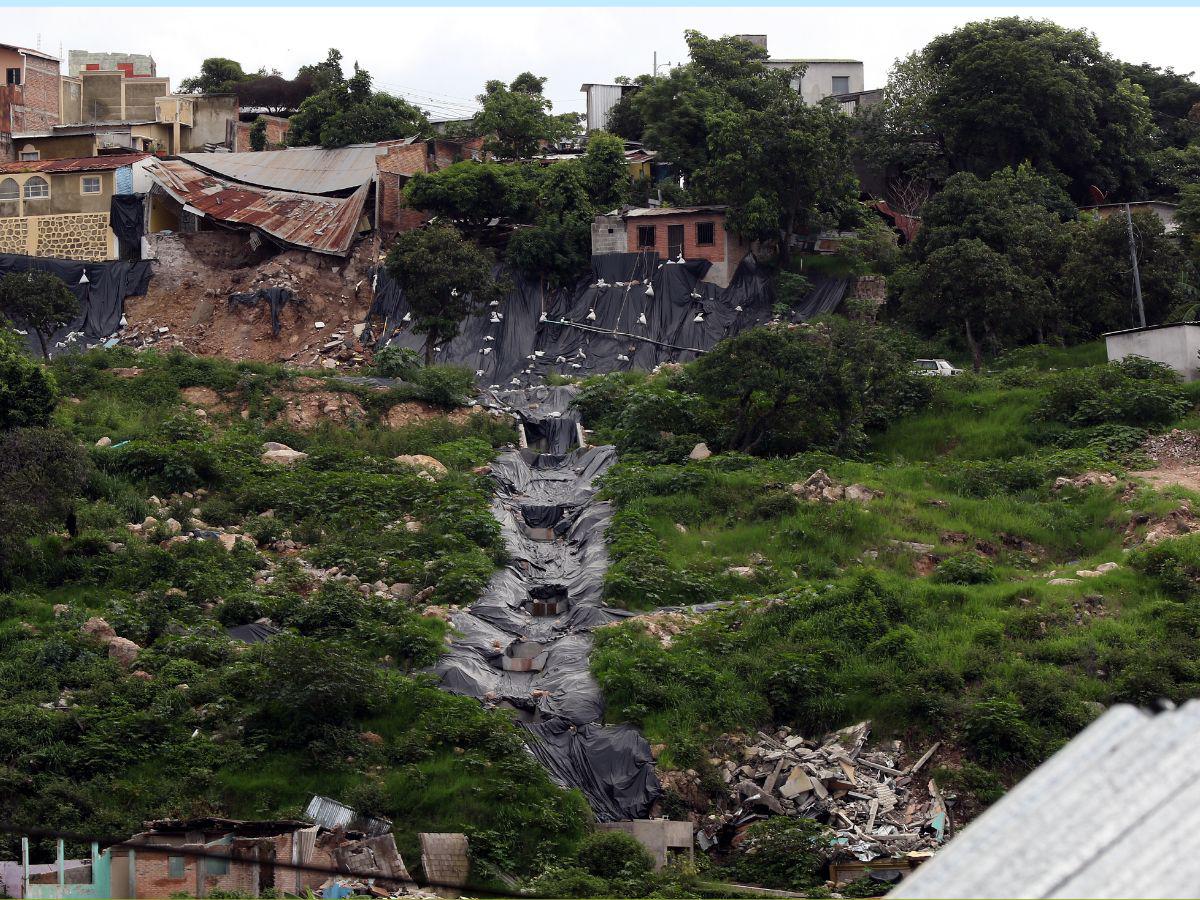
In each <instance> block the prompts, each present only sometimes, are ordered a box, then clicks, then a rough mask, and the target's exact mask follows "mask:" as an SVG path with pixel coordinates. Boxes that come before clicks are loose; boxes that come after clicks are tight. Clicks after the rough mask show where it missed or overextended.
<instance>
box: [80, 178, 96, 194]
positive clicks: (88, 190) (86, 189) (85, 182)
mask: <svg viewBox="0 0 1200 900" xmlns="http://www.w3.org/2000/svg"><path fill="white" fill-rule="evenodd" d="M79 191H80V193H83V194H98V193H100V176H99V175H84V176H83V177H82V178H80V179H79Z"/></svg>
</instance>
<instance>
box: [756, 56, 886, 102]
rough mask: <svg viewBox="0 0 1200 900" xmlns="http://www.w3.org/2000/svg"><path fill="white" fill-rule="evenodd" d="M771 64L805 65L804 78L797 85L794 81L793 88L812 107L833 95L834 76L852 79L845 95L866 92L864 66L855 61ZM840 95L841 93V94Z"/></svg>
mask: <svg viewBox="0 0 1200 900" xmlns="http://www.w3.org/2000/svg"><path fill="white" fill-rule="evenodd" d="M770 64H771V65H772V66H774V67H775V68H787V67H788V66H791V65H798V64H804V65H805V66H806V68H805V70H804V77H803V78H801V79H800V81H799V83H798V84H797V82H796V80H795V79H792V87H794V88H796V89H797V90H799V91H800V96H802V97H803V98H804V102H805V103H807V104H808V105H810V106H815V105H816V104H818V103H820V102H821V101H822V100H824V99H825V98H826V97H830V96H832V95H833V93H834V90H833V79H834V76H838V75H841V76H848V77H849V79H850V84H849V87H848V88H847V89H846V91H845V93H847V94H853V93H857V92H858V91H862V90H865V89H866V88H865V87H864V86H863V64H862V63H861V62H858V61H855V60H846V61H840V62H839V61H834V60H811V61H807V62H806V61H805V60H786V59H777V60H776V59H773V60H771V61H770ZM839 93H840V92H839Z"/></svg>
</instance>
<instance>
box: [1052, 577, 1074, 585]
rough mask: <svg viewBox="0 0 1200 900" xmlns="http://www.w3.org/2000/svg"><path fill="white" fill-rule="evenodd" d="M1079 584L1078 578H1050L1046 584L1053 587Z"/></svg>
mask: <svg viewBox="0 0 1200 900" xmlns="http://www.w3.org/2000/svg"><path fill="white" fill-rule="evenodd" d="M1079 583H1080V581H1079V579H1078V578H1051V579H1050V580H1049V581H1047V582H1046V584H1053V585H1065V584H1079Z"/></svg>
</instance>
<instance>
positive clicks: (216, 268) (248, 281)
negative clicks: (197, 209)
mask: <svg viewBox="0 0 1200 900" xmlns="http://www.w3.org/2000/svg"><path fill="white" fill-rule="evenodd" d="M155 247H156V251H157V254H158V261H157V263H156V264H155V267H154V277H153V278H152V279H151V280H150V288H149V291H148V292H147V294H146V296H144V297H130V298H129V299H128V300H127V301H126V304H125V316H126V320H127V323H128V324H127V326H126V328H125V329H124V331H123V332H122V342H123V343H126V344H130V345H132V346H135V347H143V346H163V347H172V346H182V347H184V348H185V349H187V350H189V351H191V352H192V353H196V354H198V355H205V356H223V357H226V358H228V359H235V360H255V361H261V362H292V363H295V364H296V365H303V366H314V365H321V364H322V360H327V359H332V360H334V361H335V362H336V363H338V364H339V366H341V367H345V366H347V365H353V364H354V363H355V362H356V359H355V357H357V358H358V360H357V361H361V360H362V359H363V358H364V354H363V349H362V348H361V347H360V346H359V345H358V342H357V341H356V339H355V337H354V326H355V325H356V324H358V323H360V322H362V321H363V320H364V319H365V318H366V314H367V311H368V310H369V308H370V304H371V284H370V278H369V276H368V274H367V271H368V269H369V268H370V266H372V265H373V264H374V263H375V262H376V261H377V258H378V253H379V250H378V247H377V246H376V244H375V243H374V242H371V241H363V242H362V243H360V244H359V246H358V247H357V248H356V249H355V251H354V253H353V255H352V256H350V257H349V258H348V259H341V258H338V257H333V256H325V255H322V254H317V253H306V252H302V251H299V250H285V251H282V252H279V253H274V254H273V255H268V253H267V252H266V251H264V250H261V249H260V250H258V251H251V250H250V249H249V248H248V245H247V241H246V238H245V236H244V235H240V234H236V233H230V232H202V233H199V234H187V235H156V236H155ZM270 287H281V288H287V289H288V290H291V291H292V292H293V293H294V294H295V295H296V300H295V301H294V302H290V303H288V304H287V305H286V306H284V308H283V309H282V310H281V312H280V315H279V318H280V331H279V335H278V336H275V335H274V334H273V333H272V328H271V311H270V308H269V305H268V304H267V303H265V302H260V303H259V304H258V305H256V306H254V307H248V306H242V305H231V304H230V303H229V295H230V294H233V293H246V292H250V291H254V290H257V289H259V288H270ZM318 322H321V323H323V327H322V328H319V329H318V328H317V327H316V324H317V323H318ZM163 329H165V331H164V330H163ZM335 341H337V342H338V343H337V344H334V346H332V347H327V346H326V345H329V344H332V343H333V342H335ZM327 367H328V366H327Z"/></svg>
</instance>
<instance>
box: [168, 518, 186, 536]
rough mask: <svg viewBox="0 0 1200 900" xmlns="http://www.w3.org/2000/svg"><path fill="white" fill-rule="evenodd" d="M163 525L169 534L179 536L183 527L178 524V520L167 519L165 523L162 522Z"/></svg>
mask: <svg viewBox="0 0 1200 900" xmlns="http://www.w3.org/2000/svg"><path fill="white" fill-rule="evenodd" d="M163 525H165V526H166V529H167V531H169V532H170V533H171V534H179V533H180V532H181V531H183V525H182V524H180V522H179V520H178V519H167V521H165V522H163Z"/></svg>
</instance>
